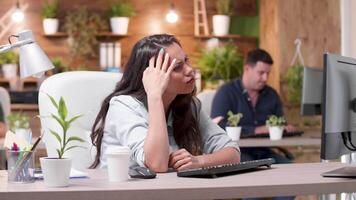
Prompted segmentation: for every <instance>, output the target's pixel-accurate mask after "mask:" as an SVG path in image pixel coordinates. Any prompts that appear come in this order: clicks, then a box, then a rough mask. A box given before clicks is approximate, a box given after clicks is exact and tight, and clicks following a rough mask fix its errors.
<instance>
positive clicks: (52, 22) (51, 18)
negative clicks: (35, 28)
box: [42, 0, 59, 35]
mask: <svg viewBox="0 0 356 200" xmlns="http://www.w3.org/2000/svg"><path fill="white" fill-rule="evenodd" d="M42 19H43V20H42V25H43V32H44V33H45V34H46V35H50V34H54V33H57V31H58V27H59V20H58V0H54V1H53V2H52V3H50V2H48V0H46V1H44V4H43V7H42Z"/></svg>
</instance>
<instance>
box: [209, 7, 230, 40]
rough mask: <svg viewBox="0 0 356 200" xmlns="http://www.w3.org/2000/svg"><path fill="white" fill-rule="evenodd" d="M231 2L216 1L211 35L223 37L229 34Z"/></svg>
mask: <svg viewBox="0 0 356 200" xmlns="http://www.w3.org/2000/svg"><path fill="white" fill-rule="evenodd" d="M232 7H233V6H232V1H231V0H216V10H217V14H216V15H213V34H214V35H216V36H223V35H227V34H228V33H229V28H230V15H231V14H232Z"/></svg>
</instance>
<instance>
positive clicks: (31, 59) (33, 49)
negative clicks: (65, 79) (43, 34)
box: [0, 30, 54, 78]
mask: <svg viewBox="0 0 356 200" xmlns="http://www.w3.org/2000/svg"><path fill="white" fill-rule="evenodd" d="M11 37H17V38H18V41H17V42H16V43H13V44H12V43H11ZM9 43H10V44H6V45H2V46H0V53H5V52H7V51H9V50H11V49H14V48H17V47H19V48H20V56H19V57H20V78H25V77H28V76H34V77H37V78H39V77H41V76H42V75H43V74H44V72H45V71H47V70H50V69H53V68H54V66H53V64H52V62H51V61H50V60H49V58H48V57H47V55H46V54H45V53H44V52H43V50H42V49H41V48H40V47H39V46H38V44H37V43H36V41H35V38H34V36H33V34H32V31H30V30H24V31H22V32H20V33H19V34H18V35H11V36H10V37H9Z"/></svg>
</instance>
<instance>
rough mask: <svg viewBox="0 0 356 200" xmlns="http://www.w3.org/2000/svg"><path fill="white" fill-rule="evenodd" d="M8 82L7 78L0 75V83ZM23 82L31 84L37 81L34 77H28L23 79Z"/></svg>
mask: <svg viewBox="0 0 356 200" xmlns="http://www.w3.org/2000/svg"><path fill="white" fill-rule="evenodd" d="M9 82H10V80H9V79H7V78H5V77H1V76H0V84H3V83H9ZM23 82H24V83H25V84H26V83H30V84H31V83H33V84H35V83H37V79H36V78H34V77H28V78H25V79H23Z"/></svg>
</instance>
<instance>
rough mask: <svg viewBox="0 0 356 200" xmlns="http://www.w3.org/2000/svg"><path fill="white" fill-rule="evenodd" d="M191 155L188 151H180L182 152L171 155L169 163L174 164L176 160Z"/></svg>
mask: <svg viewBox="0 0 356 200" xmlns="http://www.w3.org/2000/svg"><path fill="white" fill-rule="evenodd" d="M189 156H191V154H190V153H188V152H186V153H182V154H178V155H176V156H173V157H172V159H171V163H172V165H174V164H175V163H176V162H178V161H179V160H182V159H184V158H186V157H189Z"/></svg>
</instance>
